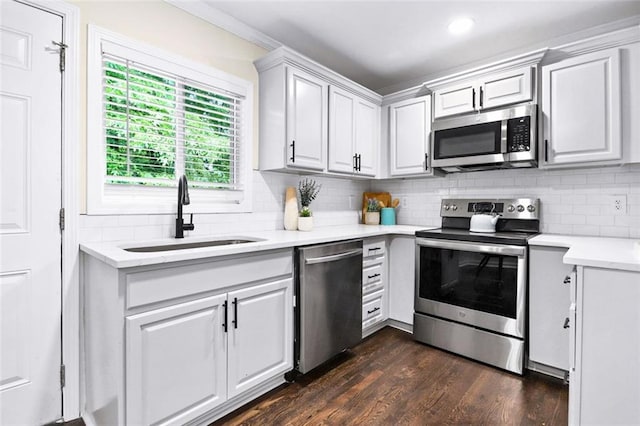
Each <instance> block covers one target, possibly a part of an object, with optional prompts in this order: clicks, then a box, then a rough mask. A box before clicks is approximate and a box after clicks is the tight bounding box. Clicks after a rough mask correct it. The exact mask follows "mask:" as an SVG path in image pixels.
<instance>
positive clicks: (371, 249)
mask: <svg viewBox="0 0 640 426" xmlns="http://www.w3.org/2000/svg"><path fill="white" fill-rule="evenodd" d="M386 251H387V249H386V244H385V242H384V239H382V238H380V239H376V240H365V241H364V242H363V244H362V256H363V257H364V258H365V259H366V258H368V257H374V256H382V255H384V254H385V253H386Z"/></svg>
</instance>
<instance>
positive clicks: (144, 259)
mask: <svg viewBox="0 0 640 426" xmlns="http://www.w3.org/2000/svg"><path fill="white" fill-rule="evenodd" d="M421 229H433V227H431V228H429V227H425V226H410V225H393V226H383V225H377V226H374V225H341V226H326V227H320V228H316V229H314V230H312V231H310V232H302V231H284V230H274V231H260V232H248V233H246V234H244V233H242V234H239V233H234V234H216V235H210V236H206V237H193V238H189V237H187V238H184V239H183V240H176V239H175V238H165V239H161V240H152V241H120V242H109V243H86V244H80V250H82V251H83V252H85V253H87V254H89V255H91V256H93V257H95V258H98V259H100V260H101V261H103V262H104V263H107V264H109V265H111V266H113V267H115V268H130V267H134V266H143V265H154V264H160V263H167V262H178V261H183V260H193V259H203V258H209V257H217V256H227V255H231V254H242V253H253V252H258V251H263V250H274V249H280V248H292V247H297V246H305V245H309V244H319V243H327V242H331V241H340V240H349V239H354V238H366V237H375V236H385V235H414V234H415V232H416V231H418V230H421ZM239 238H247V239H260V240H261V241H256V242H251V243H244V244H233V245H226V246H216V247H201V248H194V249H185V250H173V251H161V252H153V253H134V252H129V251H125V250H124V248H131V247H144V246H159V245H170V244H182V243H191V242H200V241H208V240H213V239H239Z"/></svg>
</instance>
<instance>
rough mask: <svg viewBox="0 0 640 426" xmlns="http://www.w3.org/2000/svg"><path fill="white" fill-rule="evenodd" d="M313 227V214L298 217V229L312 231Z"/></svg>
mask: <svg viewBox="0 0 640 426" xmlns="http://www.w3.org/2000/svg"><path fill="white" fill-rule="evenodd" d="M312 229H313V216H308V217H299V218H298V231H311V230H312Z"/></svg>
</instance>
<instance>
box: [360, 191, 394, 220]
mask: <svg viewBox="0 0 640 426" xmlns="http://www.w3.org/2000/svg"><path fill="white" fill-rule="evenodd" d="M369 198H375V199H376V200H378V201H382V202H383V203H384V206H385V207H391V194H389V193H388V192H363V193H362V223H364V212H366V211H367V200H368V199H369Z"/></svg>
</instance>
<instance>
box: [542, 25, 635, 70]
mask: <svg viewBox="0 0 640 426" xmlns="http://www.w3.org/2000/svg"><path fill="white" fill-rule="evenodd" d="M638 42H640V25H637V24H636V25H634V26H633V27H629V28H624V29H621V30H618V31H614V32H610V33H607V34H602V35H598V36H594V37H590V38H586V39H582V40H578V41H575V42H572V43H567V44H564V45H561V46H557V47H554V48H553V49H551V50H550V51H549V53H548V54H547V56H545V57H544V60H543V62H544V63H551V62H555V61H558V60H562V59H566V58H569V57H572V56H580V55H585V54H587V53H592V52H596V51H598V50H604V49H611V48H615V47H621V46H626V45H629V44H633V43H638Z"/></svg>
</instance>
